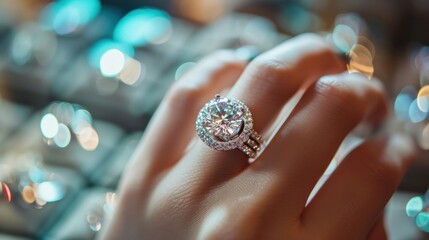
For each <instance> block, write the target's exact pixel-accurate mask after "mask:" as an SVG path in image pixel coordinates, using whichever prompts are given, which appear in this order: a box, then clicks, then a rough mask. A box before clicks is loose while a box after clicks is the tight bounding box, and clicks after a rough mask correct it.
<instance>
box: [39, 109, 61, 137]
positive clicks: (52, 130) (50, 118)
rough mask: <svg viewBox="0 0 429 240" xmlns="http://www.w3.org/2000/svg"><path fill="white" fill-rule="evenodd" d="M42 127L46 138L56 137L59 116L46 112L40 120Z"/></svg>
mask: <svg viewBox="0 0 429 240" xmlns="http://www.w3.org/2000/svg"><path fill="white" fill-rule="evenodd" d="M40 129H41V130H42V134H43V135H44V136H45V137H46V138H53V137H55V135H57V133H58V129H59V125H58V120H57V118H56V117H55V116H54V115H53V114H51V113H48V114H45V115H44V116H43V118H42V120H41V121H40Z"/></svg>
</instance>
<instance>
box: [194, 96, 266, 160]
mask: <svg viewBox="0 0 429 240" xmlns="http://www.w3.org/2000/svg"><path fill="white" fill-rule="evenodd" d="M196 125H197V133H198V136H199V137H200V139H201V140H202V141H203V142H204V143H205V144H207V145H208V146H209V147H211V148H213V149H216V150H231V149H235V148H238V149H240V150H241V151H243V152H244V153H245V154H247V156H249V157H250V158H254V157H255V156H256V155H257V153H258V152H259V151H260V150H261V147H262V144H263V143H264V141H263V139H262V136H261V135H259V134H258V133H257V132H256V131H255V130H253V119H252V114H251V113H250V111H249V108H248V107H247V106H246V105H244V103H242V102H241V101H239V100H237V99H233V98H226V97H221V96H220V95H219V94H217V95H216V96H215V98H214V99H212V100H211V101H210V102H208V103H206V105H204V107H203V108H202V109H201V110H200V112H199V114H198V117H197V121H196Z"/></svg>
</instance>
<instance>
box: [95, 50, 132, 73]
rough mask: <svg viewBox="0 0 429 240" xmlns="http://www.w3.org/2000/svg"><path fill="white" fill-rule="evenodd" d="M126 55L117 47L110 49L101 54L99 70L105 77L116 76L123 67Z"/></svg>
mask: <svg viewBox="0 0 429 240" xmlns="http://www.w3.org/2000/svg"><path fill="white" fill-rule="evenodd" d="M125 61H126V57H125V54H124V53H123V52H121V51H120V50H118V49H110V50H108V51H107V52H105V53H104V54H103V56H101V59H100V71H101V74H103V76H105V77H116V76H117V75H118V74H119V73H120V72H121V71H122V70H123V69H124V67H125Z"/></svg>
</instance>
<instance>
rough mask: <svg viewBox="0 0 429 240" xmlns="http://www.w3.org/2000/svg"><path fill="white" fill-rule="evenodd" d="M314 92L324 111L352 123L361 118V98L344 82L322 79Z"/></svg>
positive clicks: (332, 78)
mask: <svg viewBox="0 0 429 240" xmlns="http://www.w3.org/2000/svg"><path fill="white" fill-rule="evenodd" d="M315 91H316V94H317V95H318V96H319V98H321V100H322V105H323V107H324V108H325V110H327V111H330V112H332V114H334V115H337V116H339V117H342V118H347V119H348V120H351V121H353V122H355V121H356V120H360V119H361V118H362V115H363V112H364V106H363V104H362V102H361V100H362V99H361V96H360V94H358V93H357V92H356V91H355V90H354V89H353V88H352V87H350V86H349V85H348V84H347V83H346V82H345V81H341V80H338V79H337V78H336V77H331V76H328V77H323V78H321V79H320V80H319V81H318V82H317V83H316V88H315Z"/></svg>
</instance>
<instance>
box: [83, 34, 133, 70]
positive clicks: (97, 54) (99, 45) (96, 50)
mask: <svg viewBox="0 0 429 240" xmlns="http://www.w3.org/2000/svg"><path fill="white" fill-rule="evenodd" d="M111 49H118V50H119V51H121V52H123V53H124V54H125V55H127V56H129V57H134V48H133V47H132V46H131V45H129V44H126V43H120V42H116V41H113V40H110V39H103V40H100V41H98V42H96V43H95V44H94V45H93V46H92V47H91V48H90V49H89V52H88V60H89V63H90V64H91V66H92V67H94V68H99V67H100V60H101V57H102V56H103V54H104V53H106V52H107V51H109V50H111Z"/></svg>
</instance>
